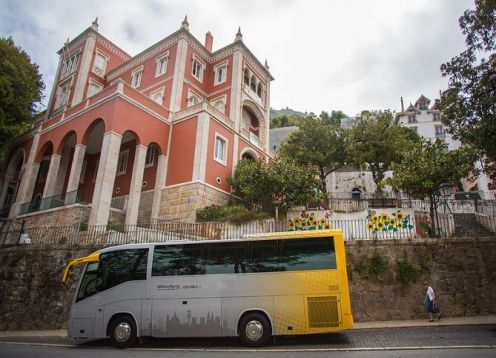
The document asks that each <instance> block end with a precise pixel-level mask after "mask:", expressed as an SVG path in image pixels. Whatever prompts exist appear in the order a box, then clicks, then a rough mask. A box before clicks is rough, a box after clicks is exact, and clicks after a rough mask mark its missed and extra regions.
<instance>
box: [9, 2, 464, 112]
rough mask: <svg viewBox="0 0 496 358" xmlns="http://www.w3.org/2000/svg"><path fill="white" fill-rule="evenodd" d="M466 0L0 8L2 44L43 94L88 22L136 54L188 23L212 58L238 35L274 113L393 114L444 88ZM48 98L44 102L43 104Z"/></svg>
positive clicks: (17, 5)
mask: <svg viewBox="0 0 496 358" xmlns="http://www.w3.org/2000/svg"><path fill="white" fill-rule="evenodd" d="M472 7H474V3H473V0H374V1H371V0H340V1H337V0H327V1H325V0H322V1H312V0H249V1H236V0H198V1H193V0H141V1H134V0H79V1H73V0H44V1H37V0H21V1H19V0H0V36H2V37H6V36H12V37H13V39H14V41H15V42H16V44H17V45H19V46H21V47H22V48H23V49H24V50H25V51H26V52H27V53H28V54H29V55H30V56H31V59H32V61H34V62H36V63H37V64H38V65H39V66H40V70H41V73H42V75H43V79H44V81H45V83H46V85H47V91H46V92H47V93H49V90H50V89H51V87H52V81H53V77H54V74H55V71H56V67H57V61H58V57H57V54H56V52H57V51H58V50H59V49H60V48H61V47H62V45H63V43H64V41H65V40H66V39H67V38H68V37H69V38H70V39H73V38H74V37H76V36H77V35H78V34H79V33H81V32H82V31H83V30H85V29H86V28H87V27H88V26H90V25H91V22H92V21H93V20H94V19H95V17H96V16H98V18H99V25H100V27H99V30H100V33H102V34H103V35H104V36H106V37H107V38H108V39H109V40H111V41H113V42H114V43H115V44H116V45H118V46H119V47H121V48H122V49H123V50H125V51H126V52H128V53H129V54H130V55H136V54H138V53H139V52H141V51H142V50H144V49H146V48H147V47H149V46H151V45H153V44H154V43H156V42H157V41H159V40H161V39H162V38H164V37H166V36H168V35H170V34H171V33H172V32H174V31H176V30H178V29H179V27H180V25H181V22H182V20H183V18H184V16H185V15H186V14H187V15H188V20H189V28H190V31H191V33H192V34H193V35H194V36H195V37H196V38H197V39H198V40H200V41H201V42H202V43H203V42H204V38H205V33H206V32H207V31H211V32H212V34H213V36H214V51H215V50H216V49H219V48H221V47H224V46H226V45H227V44H229V43H231V42H232V41H233V40H234V38H235V34H236V32H237V30H238V27H241V32H242V34H243V41H244V43H245V44H246V45H247V46H248V48H250V50H251V51H252V52H253V53H254V54H255V56H257V58H258V59H259V60H260V61H261V62H262V63H263V62H264V61H265V60H267V61H268V63H269V66H270V71H271V73H272V75H273V77H274V78H275V80H274V81H273V82H272V84H271V107H273V108H276V109H280V108H283V107H286V106H288V107H290V108H293V109H295V110H299V111H309V112H310V111H312V112H315V113H320V111H322V110H326V111H331V110H342V111H344V112H345V113H346V114H348V115H355V114H357V113H359V112H360V111H361V110H364V109H387V108H390V109H392V110H395V111H399V110H400V109H401V107H400V96H403V97H404V99H405V106H408V104H409V102H415V100H416V99H417V98H418V97H419V96H420V94H424V95H425V96H427V97H428V98H430V99H431V100H432V99H434V98H436V97H437V96H438V93H439V90H441V89H444V88H445V87H446V85H447V80H446V79H443V78H442V77H441V75H440V71H439V67H440V65H441V64H442V63H444V62H447V61H448V60H450V59H451V58H452V57H453V56H454V55H456V54H457V53H459V52H460V51H461V50H462V49H463V48H464V38H463V36H462V34H461V32H460V29H459V27H458V18H459V17H460V16H461V15H462V13H463V11H464V10H465V9H468V8H472ZM46 101H47V99H46V100H45V102H46Z"/></svg>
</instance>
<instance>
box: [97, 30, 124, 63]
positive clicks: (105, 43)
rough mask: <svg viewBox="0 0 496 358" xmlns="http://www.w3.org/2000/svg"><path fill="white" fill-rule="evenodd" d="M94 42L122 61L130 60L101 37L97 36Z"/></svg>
mask: <svg viewBox="0 0 496 358" xmlns="http://www.w3.org/2000/svg"><path fill="white" fill-rule="evenodd" d="M96 42H97V43H98V44H100V45H102V46H103V47H104V48H105V49H107V50H109V51H110V52H112V53H113V54H114V55H117V56H118V57H119V58H120V59H121V60H123V61H129V60H130V59H131V56H129V55H128V54H127V53H125V52H124V51H122V50H121V49H120V48H118V47H117V46H115V45H114V44H113V43H111V42H110V41H109V40H107V39H106V38H105V37H103V36H102V35H98V37H97V40H96Z"/></svg>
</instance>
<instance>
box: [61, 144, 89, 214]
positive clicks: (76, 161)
mask: <svg viewBox="0 0 496 358" xmlns="http://www.w3.org/2000/svg"><path fill="white" fill-rule="evenodd" d="M85 153H86V146H85V145H84V144H77V145H76V146H75V147H74V154H73V156H72V164H71V171H70V174H69V181H68V182H67V189H66V196H65V204H66V205H67V204H69V200H70V201H73V200H72V199H73V198H74V197H73V194H71V195H69V196H68V195H67V194H69V193H72V192H74V191H77V190H78V188H79V179H80V178H81V170H82V168H83V162H84V154H85Z"/></svg>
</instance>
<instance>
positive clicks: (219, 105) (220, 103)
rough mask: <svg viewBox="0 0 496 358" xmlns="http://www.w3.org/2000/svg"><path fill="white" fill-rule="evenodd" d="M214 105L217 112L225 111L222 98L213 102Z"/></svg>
mask: <svg viewBox="0 0 496 358" xmlns="http://www.w3.org/2000/svg"><path fill="white" fill-rule="evenodd" d="M214 107H215V109H216V110H218V111H219V112H221V113H223V114H225V112H226V104H225V103H224V101H223V100H219V101H216V102H215V104H214Z"/></svg>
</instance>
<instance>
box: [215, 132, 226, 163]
mask: <svg viewBox="0 0 496 358" xmlns="http://www.w3.org/2000/svg"><path fill="white" fill-rule="evenodd" d="M214 138H215V139H214V160H215V161H216V162H218V163H220V164H222V165H224V166H227V153H228V147H229V141H228V140H227V138H226V137H224V136H223V135H221V134H219V133H217V132H215V137H214ZM218 139H219V140H220V141H222V142H224V150H223V153H222V154H223V158H219V157H218V156H217V152H218V149H217V140H218Z"/></svg>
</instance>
